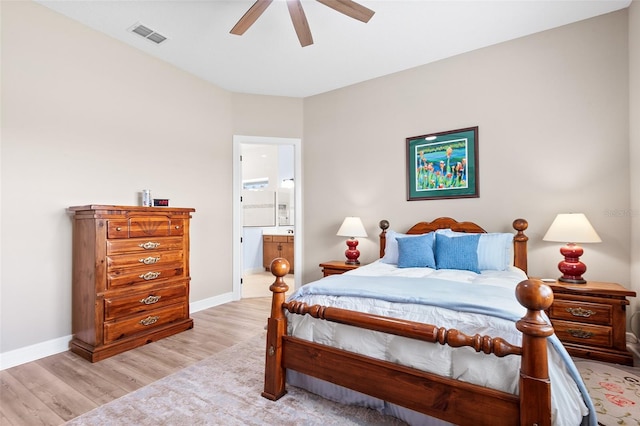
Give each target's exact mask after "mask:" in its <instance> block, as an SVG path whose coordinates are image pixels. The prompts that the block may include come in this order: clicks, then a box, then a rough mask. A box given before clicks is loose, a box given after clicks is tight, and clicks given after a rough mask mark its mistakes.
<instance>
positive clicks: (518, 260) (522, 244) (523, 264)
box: [513, 219, 529, 275]
mask: <svg viewBox="0 0 640 426" xmlns="http://www.w3.org/2000/svg"><path fill="white" fill-rule="evenodd" d="M528 227H529V223H528V222H527V221H526V220H525V219H516V220H514V221H513V229H515V230H516V231H518V233H517V234H516V235H515V236H514V237H513V264H514V265H515V266H517V267H518V268H520V269H522V270H523V271H524V273H525V274H527V275H529V274H528V272H527V268H528V265H527V241H529V237H527V236H526V235H524V231H525V229H527V228H528Z"/></svg>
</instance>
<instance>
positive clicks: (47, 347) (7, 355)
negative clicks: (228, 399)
mask: <svg viewBox="0 0 640 426" xmlns="http://www.w3.org/2000/svg"><path fill="white" fill-rule="evenodd" d="M70 341H71V335H69V336H64V337H58V338H57V339H51V340H47V341H46V342H42V343H36V344H35V345H30V346H25V347H24V348H19V349H14V350H12V351H8V352H3V353H1V354H0V370H5V369H7V368H11V367H15V366H16V365H20V364H25V363H27V362H31V361H35V360H37V359H40V358H44V357H47V356H50V355H55V354H59V353H60V352H64V351H66V350H68V349H69V342H70Z"/></svg>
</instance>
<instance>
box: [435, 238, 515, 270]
mask: <svg viewBox="0 0 640 426" xmlns="http://www.w3.org/2000/svg"><path fill="white" fill-rule="evenodd" d="M436 232H437V233H440V234H443V235H447V236H450V237H456V236H462V235H469V233H467V232H456V231H452V230H451V229H438V230H437V231H436ZM437 250H438V246H437V244H436V247H435V250H434V251H437ZM511 265H513V234H509V233H498V232H496V233H486V234H485V233H481V234H480V240H479V241H478V269H480V270H481V271H486V270H492V271H506V270H507V269H509V266H511Z"/></svg>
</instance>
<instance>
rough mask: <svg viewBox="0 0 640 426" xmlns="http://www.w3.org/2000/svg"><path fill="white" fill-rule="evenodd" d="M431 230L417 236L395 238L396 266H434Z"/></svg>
mask: <svg viewBox="0 0 640 426" xmlns="http://www.w3.org/2000/svg"><path fill="white" fill-rule="evenodd" d="M433 235H434V233H433V232H429V233H428V234H424V235H420V236H417V237H404V238H396V241H398V268H434V269H435V267H436V260H435V258H434V257H433V241H434V239H433Z"/></svg>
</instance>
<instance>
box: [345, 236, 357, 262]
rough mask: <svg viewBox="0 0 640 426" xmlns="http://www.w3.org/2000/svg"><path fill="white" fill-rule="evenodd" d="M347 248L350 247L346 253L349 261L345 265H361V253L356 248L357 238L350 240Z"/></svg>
mask: <svg viewBox="0 0 640 426" xmlns="http://www.w3.org/2000/svg"><path fill="white" fill-rule="evenodd" d="M347 246H349V248H348V249H347V250H346V251H345V252H344V254H345V256H347V260H346V262H344V263H346V264H347V265H359V264H360V261H359V260H358V258H359V257H360V251H359V250H358V249H357V248H356V247H358V240H356V239H355V238H350V239H348V240H347Z"/></svg>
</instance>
